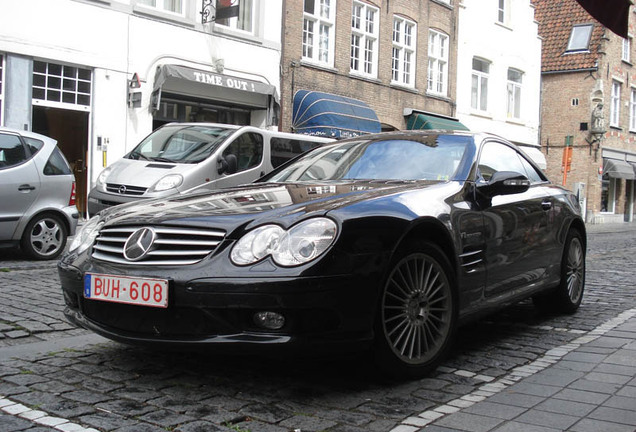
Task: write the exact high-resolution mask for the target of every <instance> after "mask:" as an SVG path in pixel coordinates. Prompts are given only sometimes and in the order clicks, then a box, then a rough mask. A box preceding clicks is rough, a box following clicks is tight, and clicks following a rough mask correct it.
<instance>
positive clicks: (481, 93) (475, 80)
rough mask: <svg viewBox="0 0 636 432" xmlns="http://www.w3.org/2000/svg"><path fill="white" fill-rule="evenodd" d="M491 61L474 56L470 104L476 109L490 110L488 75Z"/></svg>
mask: <svg viewBox="0 0 636 432" xmlns="http://www.w3.org/2000/svg"><path fill="white" fill-rule="evenodd" d="M489 74H490V62H489V61H486V60H482V59H480V58H477V57H473V74H472V83H471V92H470V106H471V108H472V109H474V110H479V111H487V110H488V77H489Z"/></svg>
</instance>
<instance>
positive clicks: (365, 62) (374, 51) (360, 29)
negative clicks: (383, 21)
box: [351, 2, 380, 77]
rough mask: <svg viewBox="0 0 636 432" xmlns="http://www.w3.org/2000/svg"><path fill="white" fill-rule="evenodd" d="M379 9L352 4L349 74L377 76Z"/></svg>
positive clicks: (356, 3)
mask: <svg viewBox="0 0 636 432" xmlns="http://www.w3.org/2000/svg"><path fill="white" fill-rule="evenodd" d="M379 17H380V14H379V9H378V8H376V7H373V6H371V5H368V4H366V3H360V2H353V8H352V11H351V72H353V73H358V74H362V75H366V76H370V77H376V76H377V64H378V34H379V28H380V22H379V21H380V18H379Z"/></svg>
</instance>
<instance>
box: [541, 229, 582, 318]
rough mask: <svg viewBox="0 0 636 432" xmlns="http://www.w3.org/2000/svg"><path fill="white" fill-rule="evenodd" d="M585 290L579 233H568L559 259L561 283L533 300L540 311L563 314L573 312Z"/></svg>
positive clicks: (572, 231)
mask: <svg viewBox="0 0 636 432" xmlns="http://www.w3.org/2000/svg"><path fill="white" fill-rule="evenodd" d="M584 288H585V248H584V246H583V240H582V236H581V234H580V233H579V231H577V230H575V229H572V230H570V232H569V233H568V236H567V238H566V241H565V248H564V249H563V257H562V259H561V281H560V282H559V285H558V286H557V287H556V288H555V289H554V290H552V291H550V292H548V293H546V294H539V295H537V296H535V297H534V298H533V301H534V304H535V305H536V306H537V307H539V308H540V309H544V310H549V311H552V310H554V311H558V312H564V313H572V312H575V311H576V310H577V309H578V308H579V306H580V304H581V300H582V299H583V290H584Z"/></svg>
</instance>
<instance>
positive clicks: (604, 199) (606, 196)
mask: <svg viewBox="0 0 636 432" xmlns="http://www.w3.org/2000/svg"><path fill="white" fill-rule="evenodd" d="M615 208H616V179H615V178H613V177H609V176H608V175H607V174H604V175H603V181H602V182H601V212H602V213H614V211H615Z"/></svg>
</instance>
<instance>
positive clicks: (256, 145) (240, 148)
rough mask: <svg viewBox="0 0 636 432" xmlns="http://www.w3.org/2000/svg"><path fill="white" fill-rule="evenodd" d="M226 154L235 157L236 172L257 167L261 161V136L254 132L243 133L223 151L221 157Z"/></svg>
mask: <svg viewBox="0 0 636 432" xmlns="http://www.w3.org/2000/svg"><path fill="white" fill-rule="evenodd" d="M228 154H233V155H235V156H236V161H237V165H238V170H237V172H241V171H245V170H248V169H250V168H254V167H257V166H259V165H260V164H261V162H262V160H263V136H262V135H261V134H257V133H254V132H246V133H244V134H243V135H241V136H239V137H238V138H236V139H235V140H234V141H233V142H232V144H230V145H229V146H228V147H227V148H226V149H225V150H224V151H223V156H227V155H228Z"/></svg>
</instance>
